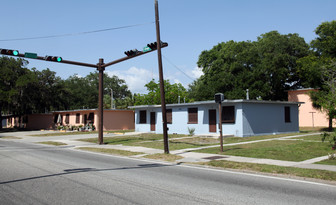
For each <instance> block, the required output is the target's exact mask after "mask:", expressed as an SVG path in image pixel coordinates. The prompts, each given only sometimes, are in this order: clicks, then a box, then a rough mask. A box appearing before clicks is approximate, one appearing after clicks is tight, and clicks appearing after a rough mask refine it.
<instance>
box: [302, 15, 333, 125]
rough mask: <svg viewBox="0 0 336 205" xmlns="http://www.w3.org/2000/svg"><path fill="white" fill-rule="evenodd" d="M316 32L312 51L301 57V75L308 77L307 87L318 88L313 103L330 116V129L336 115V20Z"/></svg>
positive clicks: (320, 26) (303, 77) (313, 96)
mask: <svg viewBox="0 0 336 205" xmlns="http://www.w3.org/2000/svg"><path fill="white" fill-rule="evenodd" d="M315 33H316V35H317V38H316V39H314V40H313V41H312V42H311V43H310V45H311V48H312V52H311V54H310V55H309V56H307V57H305V58H302V59H300V60H299V61H298V62H299V65H300V67H301V68H300V70H301V72H300V75H301V76H302V79H306V82H307V84H306V86H307V87H314V88H318V89H319V91H318V92H311V93H310V96H311V98H312V101H313V105H314V106H315V107H316V108H319V109H321V110H322V111H323V112H325V113H326V115H327V116H328V118H329V126H328V127H329V131H331V130H332V126H333V124H332V122H333V119H334V118H335V117H336V90H335V89H336V21H331V22H324V23H322V24H320V25H319V26H318V27H317V28H316V30H315Z"/></svg>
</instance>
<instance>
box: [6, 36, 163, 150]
mask: <svg viewBox="0 0 336 205" xmlns="http://www.w3.org/2000/svg"><path fill="white" fill-rule="evenodd" d="M148 45H149V44H148ZM167 46H168V44H167V43H162V45H161V47H167ZM155 50H156V48H153V49H149V50H146V51H138V52H136V53H135V54H134V55H131V56H127V57H123V58H120V59H117V60H114V61H111V62H109V63H106V64H105V63H104V59H103V58H100V59H99V62H98V63H97V64H90V63H84V62H78V61H70V60H64V59H62V58H61V57H56V56H45V57H43V56H38V55H37V54H36V53H25V54H21V53H19V52H18V51H17V50H9V49H2V48H0V55H9V56H14V57H21V58H30V59H35V60H44V61H50V62H55V63H65V64H71V65H77V66H84V67H90V68H96V69H97V71H98V72H99V91H98V92H99V97H98V144H104V139H103V128H104V126H103V125H104V109H103V97H104V93H103V92H104V70H105V68H106V67H108V66H111V65H114V64H117V63H120V62H123V61H126V60H129V59H131V58H135V57H138V56H141V55H143V54H147V53H150V52H153V51H155ZM7 51H11V52H7ZM13 51H15V52H13ZM49 57H52V58H49ZM52 59H55V60H52Z"/></svg>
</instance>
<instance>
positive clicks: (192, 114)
mask: <svg viewBox="0 0 336 205" xmlns="http://www.w3.org/2000/svg"><path fill="white" fill-rule="evenodd" d="M197 112H198V109H197V108H188V123H189V124H197V123H198V113H197Z"/></svg>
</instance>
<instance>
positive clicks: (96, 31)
mask: <svg viewBox="0 0 336 205" xmlns="http://www.w3.org/2000/svg"><path fill="white" fill-rule="evenodd" d="M148 24H154V22H149V23H143V24H134V25H128V26H120V27H114V28H106V29H100V30H94V31H84V32H79V33H68V34H59V35H50V36H39V37H26V38H12V39H0V41H2V42H3V41H24V40H37V39H47V38H60V37H66V36H79V35H86V34H92V33H99V32H106V31H112V30H119V29H125V28H131V27H137V26H143V25H148Z"/></svg>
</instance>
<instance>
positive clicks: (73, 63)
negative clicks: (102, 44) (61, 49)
mask: <svg viewBox="0 0 336 205" xmlns="http://www.w3.org/2000/svg"><path fill="white" fill-rule="evenodd" d="M17 56H18V57H23V58H25V57H26V56H25V54H21V53H20V54H19V55H17ZM31 59H37V60H44V61H45V57H42V56H37V57H36V58H31ZM57 63H65V64H72V65H78V66H85V67H92V68H97V67H98V66H97V65H95V64H90V63H82V62H76V61H69V60H64V59H62V61H60V62H57Z"/></svg>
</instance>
